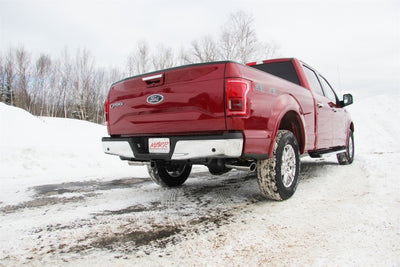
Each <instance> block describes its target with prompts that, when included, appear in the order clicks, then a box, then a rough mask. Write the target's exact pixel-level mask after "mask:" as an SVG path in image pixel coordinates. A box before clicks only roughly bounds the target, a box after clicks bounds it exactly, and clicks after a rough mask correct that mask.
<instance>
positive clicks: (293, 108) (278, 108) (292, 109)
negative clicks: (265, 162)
mask: <svg viewBox="0 0 400 267" xmlns="http://www.w3.org/2000/svg"><path fill="white" fill-rule="evenodd" d="M289 113H293V114H294V115H295V118H296V122H295V123H296V124H298V127H299V135H300V136H296V137H297V139H298V140H297V141H298V143H299V148H300V152H301V153H303V152H304V144H305V143H306V142H305V141H306V140H305V136H306V135H305V132H304V119H303V116H302V115H301V114H303V111H302V109H301V106H300V105H299V103H298V102H297V101H296V99H295V98H294V97H293V96H292V95H281V96H279V97H278V99H277V101H276V102H275V104H274V106H273V108H272V110H271V114H270V119H269V121H268V126H267V129H268V131H270V132H271V133H273V134H272V138H271V143H270V144H269V150H268V155H269V156H271V155H272V152H273V148H274V142H275V137H276V134H277V132H278V130H279V126H280V124H281V122H282V119H283V117H284V116H285V115H286V114H289Z"/></svg>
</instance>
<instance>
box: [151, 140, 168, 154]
mask: <svg viewBox="0 0 400 267" xmlns="http://www.w3.org/2000/svg"><path fill="white" fill-rule="evenodd" d="M169 143H170V142H169V138H149V153H169Z"/></svg>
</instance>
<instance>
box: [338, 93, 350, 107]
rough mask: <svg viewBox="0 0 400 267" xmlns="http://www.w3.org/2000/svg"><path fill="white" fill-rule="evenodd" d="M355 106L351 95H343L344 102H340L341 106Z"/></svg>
mask: <svg viewBox="0 0 400 267" xmlns="http://www.w3.org/2000/svg"><path fill="white" fill-rule="evenodd" d="M351 104H353V96H352V95H351V94H345V95H343V100H342V101H340V106H342V107H345V106H348V105H351Z"/></svg>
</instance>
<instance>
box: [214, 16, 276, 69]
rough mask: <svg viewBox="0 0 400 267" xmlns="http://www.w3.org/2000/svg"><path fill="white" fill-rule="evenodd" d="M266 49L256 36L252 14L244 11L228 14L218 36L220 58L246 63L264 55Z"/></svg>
mask: <svg viewBox="0 0 400 267" xmlns="http://www.w3.org/2000/svg"><path fill="white" fill-rule="evenodd" d="M267 49H268V47H267V46H266V45H265V44H263V43H262V42H260V41H259V40H258V38H257V34H256V31H255V29H254V18H253V16H251V15H248V14H246V13H245V12H244V11H238V12H236V13H233V14H231V15H230V18H229V20H228V22H227V23H226V24H225V25H224V26H223V30H222V33H221V36H220V53H221V57H222V58H224V59H230V60H236V61H239V62H241V63H246V62H248V61H250V60H256V59H259V58H260V57H262V56H264V55H265V53H266V50H267Z"/></svg>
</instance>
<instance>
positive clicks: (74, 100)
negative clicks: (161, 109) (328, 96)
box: [0, 11, 276, 123]
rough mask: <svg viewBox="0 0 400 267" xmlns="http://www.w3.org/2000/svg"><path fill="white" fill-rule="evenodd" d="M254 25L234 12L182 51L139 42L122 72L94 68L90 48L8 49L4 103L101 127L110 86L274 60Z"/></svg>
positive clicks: (0, 84)
mask: <svg viewBox="0 0 400 267" xmlns="http://www.w3.org/2000/svg"><path fill="white" fill-rule="evenodd" d="M253 23H254V21H253V18H252V16H250V15H248V14H246V13H244V12H242V11H239V12H236V13H233V14H231V16H230V18H229V20H228V21H227V22H226V23H225V25H223V26H222V28H221V30H220V34H219V35H218V36H217V37H213V36H203V37H201V38H200V39H199V40H195V41H193V42H192V43H191V44H190V46H189V47H188V48H181V49H179V50H174V49H172V48H168V47H165V46H163V45H158V46H156V47H151V46H149V45H148V44H147V43H146V42H139V43H138V45H137V49H136V50H135V51H133V52H132V53H131V54H129V55H128V56H127V60H126V63H125V66H121V68H101V67H98V66H96V60H95V57H94V56H93V55H92V54H91V53H90V51H88V50H87V49H77V50H76V51H74V52H71V51H70V50H68V49H67V48H65V49H64V50H63V51H62V53H61V54H60V56H59V57H57V58H54V57H52V56H51V55H48V54H45V53H43V54H40V55H39V56H37V57H36V58H33V57H32V54H31V53H30V52H29V51H28V50H27V49H26V48H25V47H23V46H21V47H10V48H9V49H8V50H7V51H4V52H2V53H1V54H0V101H1V102H4V103H6V104H9V105H13V106H17V107H21V108H23V109H25V110H27V111H29V112H30V113H32V114H34V115H38V116H51V117H65V118H76V119H81V120H88V121H92V122H96V123H103V122H104V115H103V113H104V112H103V108H104V107H103V103H104V101H105V98H106V97H107V93H108V90H109V87H110V85H111V84H112V83H113V82H115V81H118V80H120V79H122V78H124V77H128V76H133V75H139V74H142V73H145V72H149V71H153V70H160V69H165V68H170V67H174V66H179V65H183V64H191V63H200V62H211V61H217V60H234V61H237V62H241V63H245V62H249V61H253V60H257V59H261V58H262V59H265V58H270V57H272V56H274V54H275V53H276V48H275V46H273V45H271V44H267V43H263V42H261V41H259V40H258V38H257V35H256V32H255V30H254V26H253Z"/></svg>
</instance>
